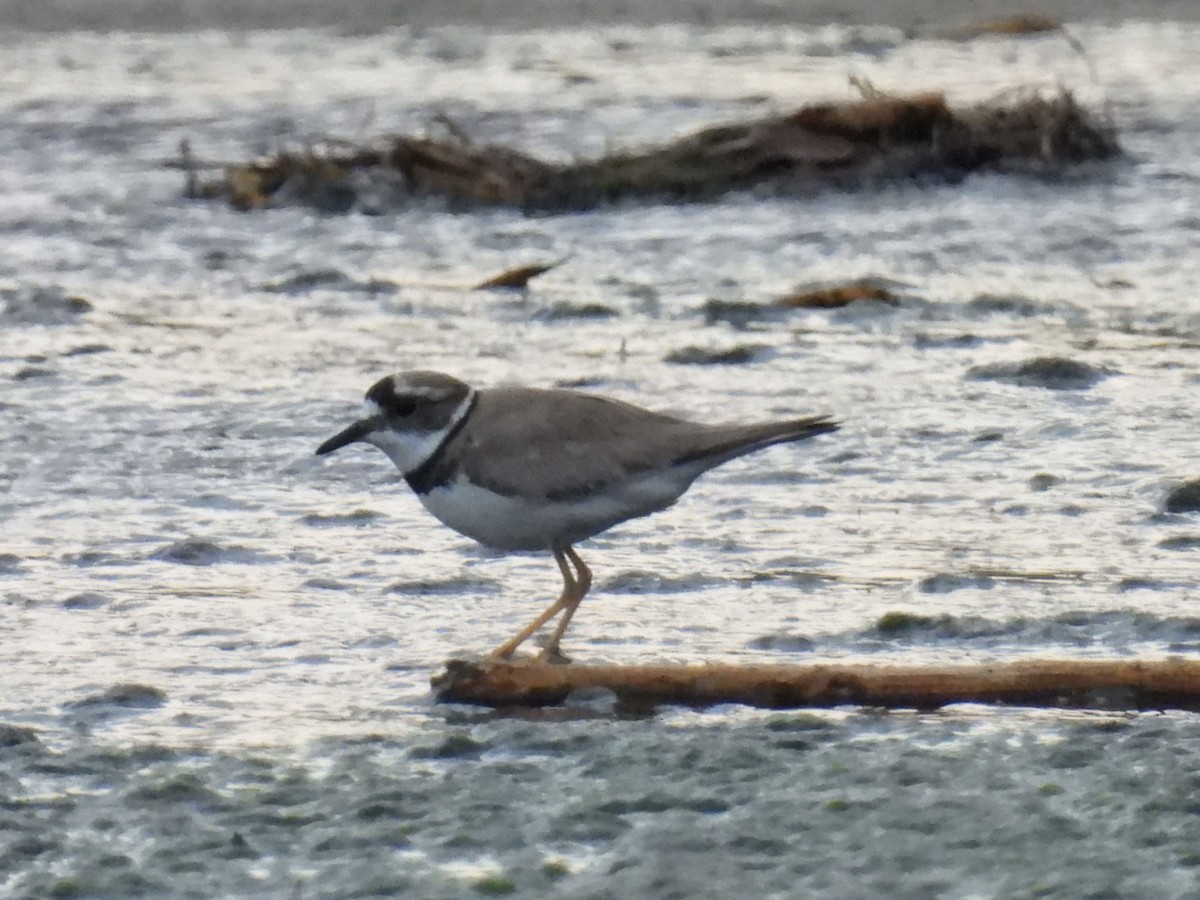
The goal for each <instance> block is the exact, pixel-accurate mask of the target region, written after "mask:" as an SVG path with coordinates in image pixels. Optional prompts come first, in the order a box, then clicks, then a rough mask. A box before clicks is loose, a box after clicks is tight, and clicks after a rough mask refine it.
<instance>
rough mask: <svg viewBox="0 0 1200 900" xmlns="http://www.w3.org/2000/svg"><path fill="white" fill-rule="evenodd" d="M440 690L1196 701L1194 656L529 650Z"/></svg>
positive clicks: (679, 699)
mask: <svg viewBox="0 0 1200 900" xmlns="http://www.w3.org/2000/svg"><path fill="white" fill-rule="evenodd" d="M433 687H434V690H435V692H436V694H437V697H438V699H439V700H441V701H444V702H452V703H473V704H478V705H483V706H497V707H506V706H551V705H556V704H559V703H562V702H563V701H564V700H565V699H566V698H567V697H569V696H570V695H571V694H572V693H574V692H576V691H582V690H588V689H597V688H600V689H605V690H608V691H611V692H612V693H613V694H614V695H615V697H616V700H617V702H618V703H630V704H636V705H658V704H664V705H667V704H671V705H682V706H693V707H704V706H713V705H716V704H721V703H741V704H745V705H747V706H757V707H763V708H767V709H786V708H796V707H834V706H875V707H889V708H901V709H919V710H928V709H937V708H939V707H942V706H945V705H947V704H950V703H987V704H1008V705H1015V706H1034V707H1056V708H1079V709H1117V710H1160V709H1184V710H1200V660H1193V659H1179V658H1171V659H1158V660H1125V659H1122V660H1078V659H1075V660H1053V659H1033V660H1019V661H1014V662H1002V663H985V664H981V665H911V666H906V665H873V664H859V663H837V664H825V663H812V664H808V665H732V664H704V665H644V666H618V665H566V666H562V665H549V664H547V663H542V662H539V661H535V660H518V661H501V660H482V661H479V662H466V661H462V660H451V661H450V662H448V663H447V665H446V671H445V672H443V673H441V674H439V675H437V676H435V677H434V678H433Z"/></svg>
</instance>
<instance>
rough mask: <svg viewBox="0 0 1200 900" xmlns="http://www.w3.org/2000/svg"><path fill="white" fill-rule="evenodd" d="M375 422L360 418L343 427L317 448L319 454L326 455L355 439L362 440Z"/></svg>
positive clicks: (351, 442)
mask: <svg viewBox="0 0 1200 900" xmlns="http://www.w3.org/2000/svg"><path fill="white" fill-rule="evenodd" d="M373 427H374V423H372V422H371V420H370V419H360V420H359V421H357V422H355V423H354V424H353V425H351V426H350V427H349V428H346V429H343V430H342V431H339V432H338V433H337V434H335V435H334V436H333V437H331V438H330V439H329V440H327V441H326V442H325V443H323V444H322V445H321V446H320V447H318V448H317V456H324V455H325V454H326V453H332V452H333V451H334V450H340V449H341V448H342V447H345V446H346V445H347V444H353V443H354V442H355V441H361V440H362V439H363V438H365V437H366V436H367V435H368V434H370V433H371V429H372V428H373Z"/></svg>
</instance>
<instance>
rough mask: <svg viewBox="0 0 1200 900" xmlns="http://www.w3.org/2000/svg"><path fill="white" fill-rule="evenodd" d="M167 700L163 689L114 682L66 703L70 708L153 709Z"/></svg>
mask: <svg viewBox="0 0 1200 900" xmlns="http://www.w3.org/2000/svg"><path fill="white" fill-rule="evenodd" d="M166 702H167V694H166V692H165V691H163V690H160V689H159V688H156V687H151V686H150V685H146V684H135V683H125V684H115V685H113V686H112V687H110V688H108V689H107V690H104V691H101V692H100V693H97V694H89V695H88V696H86V697H82V698H80V699H79V700H74V701H72V702H70V703H68V704H67V706H69V707H71V708H72V709H89V708H93V707H115V708H120V709H153V708H154V707H158V706H162V705H163V704H164V703H166Z"/></svg>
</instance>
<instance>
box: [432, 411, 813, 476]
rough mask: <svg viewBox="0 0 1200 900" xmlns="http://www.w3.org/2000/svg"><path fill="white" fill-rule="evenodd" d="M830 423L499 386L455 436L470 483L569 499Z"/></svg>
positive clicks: (700, 466) (698, 467) (707, 464)
mask: <svg viewBox="0 0 1200 900" xmlns="http://www.w3.org/2000/svg"><path fill="white" fill-rule="evenodd" d="M835 427H836V426H834V425H832V424H831V423H828V422H826V421H825V420H823V419H803V420H797V421H795V422H790V423H779V424H771V425H761V426H712V425H703V424H700V423H696V422H689V421H686V420H684V419H679V418H676V417H674V416H668V415H664V414H662V413H656V412H652V411H650V410H647V409H642V408H641V407H638V406H633V405H631V404H628V403H622V402H621V401H619V400H611V399H608V398H605V397H596V396H592V395H590V394H580V393H575V392H572V391H543V390H536V389H532V388H499V389H494V390H487V391H480V392H479V395H478V400H477V402H476V406H475V409H474V410H473V411H472V412H471V420H470V423H469V426H468V427H466V428H464V429H463V431H462V432H460V433H459V434H458V435H457V436H456V437H455V443H459V444H460V447H461V446H462V445H464V444H469V445H471V453H469V454H468V457H469V459H470V460H471V462H469V463H468V465H467V466H466V474H467V476H468V477H469V478H470V479H471V480H472V481H474V482H475V483H476V484H480V485H483V486H486V487H488V488H490V489H491V490H494V491H496V492H498V493H501V494H507V495H510V496H512V495H521V496H526V497H545V498H553V499H568V498H570V497H572V496H580V495H582V494H585V493H587V492H589V491H593V490H596V489H598V488H601V487H604V486H605V485H608V484H614V483H619V482H621V481H624V480H626V479H629V478H631V477H634V476H636V475H638V474H641V473H643V472H646V471H648V470H653V469H660V468H663V469H665V468H670V467H672V466H677V465H678V466H687V467H688V468H689V469H694V474H693V475H692V477H695V475H698V474H699V473H700V472H702V471H704V470H705V469H708V468H711V467H712V466H714V465H718V464H720V463H722V462H725V461H726V460H728V459H732V458H733V457H735V456H740V455H741V454H743V453H749V452H751V451H753V450H756V449H759V448H760V447H764V446H768V445H769V444H772V443H778V442H780V441H786V440H798V439H800V438H801V437H808V436H810V434H819V433H821V432H822V431H830V430H832V429H833V428H835ZM446 449H447V450H449V451H451V452H454V451H456V450H458V449H460V448H456V447H447V448H446Z"/></svg>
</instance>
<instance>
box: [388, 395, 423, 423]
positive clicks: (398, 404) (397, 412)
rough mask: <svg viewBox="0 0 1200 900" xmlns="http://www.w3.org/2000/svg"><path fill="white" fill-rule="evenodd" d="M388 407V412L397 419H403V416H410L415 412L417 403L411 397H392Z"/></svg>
mask: <svg viewBox="0 0 1200 900" xmlns="http://www.w3.org/2000/svg"><path fill="white" fill-rule="evenodd" d="M388 407H389V409H388V412H390V413H391V414H392V415H393V416H396V417H397V418H401V419H403V418H404V417H405V416H411V415H412V414H413V413H414V412H416V410H417V401H416V400H413V399H412V398H411V397H393V398H392V402H391V403H390V404H388Z"/></svg>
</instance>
